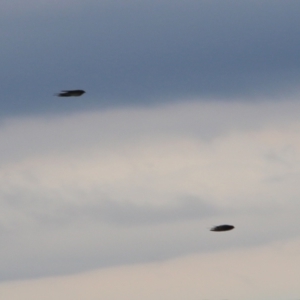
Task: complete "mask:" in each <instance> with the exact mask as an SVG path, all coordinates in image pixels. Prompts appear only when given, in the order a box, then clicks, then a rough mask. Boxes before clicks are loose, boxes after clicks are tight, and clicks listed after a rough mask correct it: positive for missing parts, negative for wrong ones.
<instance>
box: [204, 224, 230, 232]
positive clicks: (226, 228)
mask: <svg viewBox="0 0 300 300" xmlns="http://www.w3.org/2000/svg"><path fill="white" fill-rule="evenodd" d="M233 228H234V226H232V225H219V226H214V227H213V228H211V229H210V231H217V232H220V231H229V230H232V229H233Z"/></svg>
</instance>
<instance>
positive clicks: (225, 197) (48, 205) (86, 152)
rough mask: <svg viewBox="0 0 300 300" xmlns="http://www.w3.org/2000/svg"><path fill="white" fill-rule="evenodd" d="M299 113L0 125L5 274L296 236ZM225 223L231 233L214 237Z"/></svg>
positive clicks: (187, 113) (217, 107)
mask: <svg viewBox="0 0 300 300" xmlns="http://www.w3.org/2000/svg"><path fill="white" fill-rule="evenodd" d="M297 111H299V103H298V102H297V101H292V100H289V101H286V102H285V103H283V102H281V101H279V102H277V103H273V102H269V101H260V102H256V103H249V102H231V103H230V104H226V103H224V102H220V101H213V102H210V103H208V102H198V101H195V102H186V103H185V104H176V105H174V104H173V105H165V106H157V107H154V108H151V109H150V108H132V109H129V108H127V109H115V110H106V111H102V112H98V111H94V112H83V113H76V114H72V115H67V116H65V115H61V116H46V117H45V116H37V117H23V118H8V119H5V120H3V122H2V124H1V127H0V138H1V141H2V143H1V145H0V150H1V153H2V155H1V158H0V207H1V210H0V225H1V227H0V229H1V236H0V240H1V244H2V245H3V247H2V248H1V249H0V264H1V270H2V271H1V274H0V277H1V279H2V280H7V279H16V278H26V277H37V276H46V275H56V274H70V273H74V272H79V271H83V270H90V269H95V268H101V267H108V266H118V265H124V264H134V263H140V262H150V261H161V260H165V259H170V258H174V257H179V256H183V255H188V254H191V253H212V252H220V253H221V252H222V251H226V250H229V249H241V248H249V247H255V246H258V245H268V244H269V243H273V242H274V241H282V242H283V243H285V242H288V241H289V240H290V239H293V238H297V237H298V236H299V233H298V231H297V228H298V227H299V217H298V214H297V211H298V209H299V201H298V182H299V174H300V172H299V171H300V165H299V162H300V159H299V153H300V152H299V147H300V144H299V142H298V141H299V140H298V136H299V130H300V124H299V120H298V115H297ZM222 223H229V224H233V225H235V226H236V229H235V230H234V231H232V232H230V234H225V235H218V236H216V235H212V234H213V233H211V232H210V231H209V228H210V227H211V226H213V225H218V224H222ZM12 265H13V266H17V267H14V268H12Z"/></svg>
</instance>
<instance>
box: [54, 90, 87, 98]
mask: <svg viewBox="0 0 300 300" xmlns="http://www.w3.org/2000/svg"><path fill="white" fill-rule="evenodd" d="M84 93H85V91H84V90H70V91H61V92H60V93H59V94H56V96H58V97H79V96H81V95H83V94H84Z"/></svg>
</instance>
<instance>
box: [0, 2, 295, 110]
mask: <svg viewBox="0 0 300 300" xmlns="http://www.w3.org/2000/svg"><path fill="white" fill-rule="evenodd" d="M38 2H39V3H38V4H39V5H37V1H29V3H28V4H27V5H26V6H25V7H24V5H20V3H19V1H16V0H12V1H9V3H10V4H9V6H10V7H12V8H11V9H10V11H11V10H12V11H14V10H15V9H19V8H20V7H22V12H23V11H24V12H23V13H22V12H21V13H20V14H17V15H14V14H11V13H6V10H5V9H4V10H1V11H3V13H2V18H1V19H2V21H1V22H2V23H1V24H2V28H4V29H3V34H2V35H1V37H0V42H1V44H2V45H3V47H1V52H0V54H1V57H2V65H1V73H0V79H1V82H2V89H1V93H2V99H3V101H1V103H0V105H1V106H0V108H1V109H0V111H1V114H2V115H6V114H14V115H15V114H33V113H51V112H52V113H57V112H66V111H74V110H75V111H80V110H82V109H87V110H89V109H96V108H103V107H106V108H107V107H115V106H118V107H124V106H135V105H139V106H148V105H153V104H157V103H162V102H165V103H166V102H168V103H170V102H175V101H180V99H187V98H189V99H190V98H197V99H209V98H219V99H222V100H223V101H229V99H232V98H239V97H244V99H246V98H247V97H248V99H249V98H252V97H261V96H267V97H269V98H271V99H274V98H281V97H282V95H287V94H288V95H294V94H297V93H298V82H299V74H300V73H299V60H298V53H299V43H297V40H298V30H297V28H299V18H298V16H299V10H300V5H299V4H298V2H296V1H289V2H285V3H282V2H281V1H264V2H263V3H261V1H243V3H240V2H239V1H226V2H209V1H194V0H189V1H185V2H184V3H183V2H182V1H169V0H163V1H143V3H140V2H138V1H126V3H124V2H122V1H92V0H90V1H85V2H84V3H83V2H82V1H81V2H79V1H71V0H68V1H59V2H57V1H51V3H50V2H49V1H46V2H45V1H38ZM52 2H53V3H52ZM4 3H5V4H4V5H8V4H7V1H6V2H4ZM2 5H3V4H2ZM19 10H20V9H19ZM25 12H26V13H25ZM7 15H9V16H10V17H9V18H7V17H5V16H7ZM11 16H13V17H11ZM78 88H82V89H84V90H86V91H87V94H86V95H85V97H84V98H83V99H84V100H83V99H82V98H80V99H76V100H74V101H61V99H59V100H57V99H55V98H53V96H52V95H53V94H54V93H56V92H59V91H60V90H61V89H78Z"/></svg>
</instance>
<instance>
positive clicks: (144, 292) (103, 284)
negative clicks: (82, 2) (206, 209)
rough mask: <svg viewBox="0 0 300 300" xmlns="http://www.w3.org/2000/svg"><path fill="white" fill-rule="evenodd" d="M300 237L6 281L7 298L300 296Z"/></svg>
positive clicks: (111, 299) (0, 289) (4, 293)
mask: <svg viewBox="0 0 300 300" xmlns="http://www.w3.org/2000/svg"><path fill="white" fill-rule="evenodd" d="M299 247H300V243H299V239H297V240H292V241H290V242H288V243H284V244H283V243H281V242H279V243H273V244H270V245H268V246H264V247H257V248H252V249H240V250H234V251H232V250H231V251H225V252H223V253H221V254H220V253H208V254H204V255H203V254H201V255H199V254H198V255H190V256H187V257H182V258H179V259H173V260H169V261H166V262H160V263H149V264H139V265H135V266H122V267H115V268H109V269H102V270H95V271H93V272H86V273H81V274H76V275H72V276H58V277H52V278H44V279H39V280H26V281H18V282H13V283H12V282H6V283H2V284H1V285H0V294H1V295H2V296H3V297H4V298H5V299H7V300H13V299H18V298H20V297H22V299H24V300H27V299H30V300H35V299H43V300H48V299H49V300H50V299H54V298H63V299H65V300H69V299H72V300H77V299H78V300H80V299H82V298H89V299H91V300H94V299H95V300H96V299H99V298H105V299H109V300H115V299H120V297H122V299H125V300H127V299H128V300H129V299H130V300H135V299H141V298H142V299H146V300H148V299H149V300H150V299H153V298H155V299H165V300H169V299H172V300H177V299H178V300H180V299H183V298H184V297H188V298H189V299H192V300H196V299H232V300H237V299H245V300H252V299H258V300H260V299H262V300H265V299H268V300H269V299H270V300H271V299H275V300H283V299H297V297H299V280H298V278H299V275H300V274H299V268H298V266H299V263H300V257H299Z"/></svg>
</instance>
